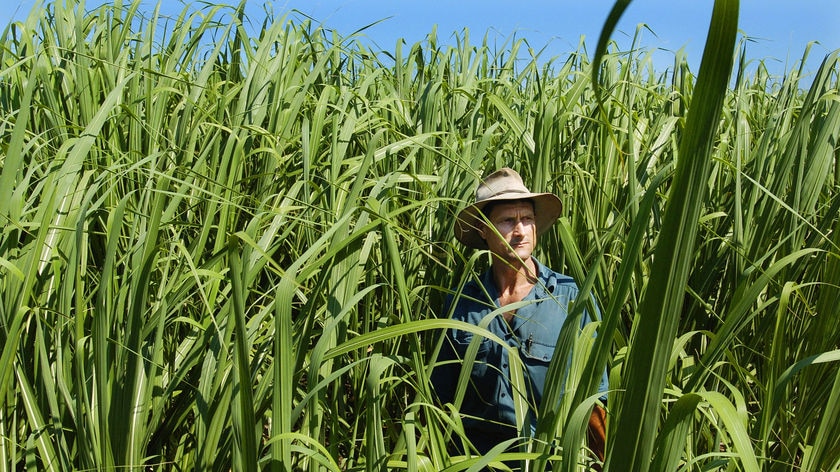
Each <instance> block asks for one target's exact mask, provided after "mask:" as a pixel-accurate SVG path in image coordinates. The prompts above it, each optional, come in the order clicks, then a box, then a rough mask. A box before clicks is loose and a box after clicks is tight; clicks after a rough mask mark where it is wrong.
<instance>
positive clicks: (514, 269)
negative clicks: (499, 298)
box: [491, 257, 537, 294]
mask: <svg viewBox="0 0 840 472" xmlns="http://www.w3.org/2000/svg"><path fill="white" fill-rule="evenodd" d="M491 268H492V271H493V281H494V282H495V284H496V288H497V289H498V290H499V293H500V294H509V293H513V292H516V291H517V289H521V288H523V287H527V288H529V289H530V287H532V286H533V285H534V283H536V280H537V264H536V262H534V259H533V258H532V257H529V258H528V259H527V260H525V261H514V262H513V263H511V262H510V261H504V260H494V261H493V265H492V267H491Z"/></svg>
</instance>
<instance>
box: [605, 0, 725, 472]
mask: <svg viewBox="0 0 840 472" xmlns="http://www.w3.org/2000/svg"><path fill="white" fill-rule="evenodd" d="M737 25H738V1H737V0H734V1H726V0H723V1H716V2H715V5H714V11H713V14H712V20H711V24H710V26H709V33H708V38H707V41H706V45H705V49H704V53H703V59H702V62H701V66H700V73H699V75H698V79H697V89H696V91H695V95H694V96H693V97H692V107H691V111H690V112H689V116H688V119H687V122H686V129H685V134H684V136H683V137H682V142H681V143H680V148H679V160H678V162H677V167H676V172H675V175H674V182H673V186H672V188H671V192H670V193H669V199H668V203H667V206H666V210H665V216H664V218H663V222H662V232H661V234H662V235H663V237H660V238H659V240H658V244H657V247H656V253H655V255H654V262H653V267H652V272H651V276H650V281H649V283H648V291H647V292H646V294H645V296H644V298H643V299H642V302H641V306H640V317H639V321H638V326H636V327H635V332H634V335H633V340H634V342H633V344H632V345H631V347H630V351H629V353H628V357H627V363H626V371H625V372H626V374H625V377H624V382H623V387H624V388H625V390H626V393H624V394H623V396H622V397H621V400H620V403H621V405H620V411H619V414H618V417H617V418H616V419H615V421H614V422H613V423H612V425H611V431H620V432H621V438H620V440H619V438H618V437H617V435H612V436H611V437H610V440H609V445H608V447H607V457H606V467H607V468H611V467H616V468H621V469H623V470H632V471H646V470H648V468H649V466H650V460H651V458H652V457H653V446H654V439H655V437H656V432H657V431H658V422H659V411H660V408H661V401H662V391H663V386H664V383H665V368H666V367H667V362H668V359H669V357H670V352H671V344H672V342H673V339H674V338H675V337H676V333H677V328H678V326H679V319H680V315H679V314H680V311H681V308H682V305H683V302H684V294H685V288H686V283H687V281H688V276H689V272H690V270H691V266H692V263H693V260H692V258H691V254H693V251H694V245H695V240H696V237H697V222H698V218H699V215H700V210H701V209H702V206H703V202H704V201H705V199H706V194H707V179H708V176H709V172H710V168H711V159H710V158H709V156H710V153H711V149H712V146H713V144H714V141H715V132H716V129H717V124H718V122H719V119H720V111H721V107H722V105H723V100H724V97H725V95H726V94H725V91H726V86H727V83H728V80H729V73H730V70H731V68H732V57H733V49H734V45H735V35H736V31H737Z"/></svg>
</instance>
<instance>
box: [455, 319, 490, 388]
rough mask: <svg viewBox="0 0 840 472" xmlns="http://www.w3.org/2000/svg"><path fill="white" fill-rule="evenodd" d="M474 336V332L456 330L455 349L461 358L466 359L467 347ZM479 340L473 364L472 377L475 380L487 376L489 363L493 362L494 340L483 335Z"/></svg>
mask: <svg viewBox="0 0 840 472" xmlns="http://www.w3.org/2000/svg"><path fill="white" fill-rule="evenodd" d="M473 338H474V336H473V334H472V333H469V332H466V331H460V330H456V331H455V335H454V336H453V341H454V346H455V350H456V351H457V352H458V356H459V357H460V358H461V360H464V358H465V356H466V355H467V349H468V348H469V346H470V343H472V340H473ZM478 342H479V346H478V351H477V353H476V355H475V362H474V363H473V366H472V378H473V380H474V381H480V379H481V378H484V377H486V376H487V370H488V364H489V363H490V362H491V359H490V357H491V355H490V352H491V344H492V341H490V340H489V339H487V338H485V337H482V339H481V340H480V341H478Z"/></svg>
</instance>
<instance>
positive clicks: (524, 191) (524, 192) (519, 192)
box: [478, 189, 532, 201]
mask: <svg viewBox="0 0 840 472" xmlns="http://www.w3.org/2000/svg"><path fill="white" fill-rule="evenodd" d="M505 195H532V193H531V192H529V191H528V189H506V190H502V191H501V192H497V193H493V194H491V195H488V196H486V197H484V198H482V199H480V200H478V201H483V200H490V199H491V198H497V197H501V196H505Z"/></svg>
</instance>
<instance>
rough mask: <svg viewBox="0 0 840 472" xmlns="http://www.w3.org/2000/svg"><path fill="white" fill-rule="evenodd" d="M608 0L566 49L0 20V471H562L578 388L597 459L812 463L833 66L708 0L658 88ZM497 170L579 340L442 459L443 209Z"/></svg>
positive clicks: (46, 9)
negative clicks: (558, 209) (530, 429)
mask: <svg viewBox="0 0 840 472" xmlns="http://www.w3.org/2000/svg"><path fill="white" fill-rule="evenodd" d="M627 3H629V2H627V1H622V2H618V3H617V4H616V7H615V8H614V11H613V13H612V14H611V15H610V17H608V18H606V19H605V26H604V33H603V34H602V37H601V41H600V43H599V46H598V48H597V50H596V51H595V54H594V56H592V57H590V56H589V55H588V54H587V51H586V48H585V47H584V45H583V43H581V46H580V47H579V48H578V49H577V50H574V51H569V52H568V54H564V55H561V56H556V57H545V56H544V54H545V53H544V52H543V53H538V52H536V51H535V50H534V49H532V48H531V45H530V44H529V43H527V42H526V41H525V39H524V38H521V39H516V38H511V39H510V40H509V41H508V42H506V43H505V44H504V46H503V47H501V48H499V47H498V46H492V45H491V44H492V43H491V41H490V40H489V38H488V37H484V38H481V39H480V40H478V41H477V42H476V41H475V40H474V38H471V36H470V32H469V31H467V30H464V31H461V32H458V33H457V34H456V36H455V42H454V44H443V43H441V42H440V41H439V39H438V36H437V32H436V31H431V32H430V33H429V34H428V36H427V37H426V39H425V40H423V41H422V42H418V43H416V44H406V43H405V42H404V41H400V42H398V43H397V44H395V45H394V46H393V49H388V50H379V49H375V48H372V47H371V46H370V44H369V42H368V41H366V39H365V36H364V31H361V32H359V33H357V34H354V35H350V36H346V37H343V36H340V35H338V34H337V33H335V32H333V31H331V30H330V29H329V28H328V27H327V26H324V25H316V24H313V23H311V22H310V21H309V20H305V19H304V20H301V19H300V18H299V17H298V16H296V15H294V14H293V13H287V14H283V15H279V16H278V15H274V14H272V13H270V12H267V13H266V14H265V15H264V16H263V17H259V18H256V17H254V16H253V15H251V16H248V15H246V14H245V8H244V7H245V5H244V3H242V4H239V5H233V6H225V5H218V4H204V3H201V4H192V5H187V6H186V7H185V8H184V9H183V11H182V12H181V13H180V15H178V16H177V17H175V18H165V17H163V16H161V15H160V14H159V12H158V10H155V11H152V12H145V11H143V9H142V8H141V3H140V2H139V1H135V2H132V3H124V2H121V1H116V2H113V3H111V4H106V5H104V6H98V7H96V8H88V7H87V6H86V5H85V3H84V2H83V1H77V0H68V1H58V2H48V3H37V4H36V5H35V7H34V8H33V9H32V11H31V13H30V14H29V15H28V16H27V17H25V18H24V19H22V20H20V21H15V22H12V23H10V24H8V25H3V27H4V29H3V36H2V47H0V109H1V110H2V113H0V166H1V167H2V171H0V220H1V221H2V232H1V233H0V299H2V303H0V470H3V471H7V470H8V471H11V470H15V471H17V470H62V471H63V470H220V471H221V470H273V471H292V470H333V471H341V470H366V471H367V470H386V469H406V470H409V471H412V472H413V471H438V470H450V471H457V470H469V469H471V468H472V470H477V469H478V468H480V467H483V466H484V465H489V466H490V467H495V468H500V469H504V468H505V467H509V466H510V465H511V464H512V463H519V464H520V465H521V466H523V467H525V468H527V469H528V470H546V469H547V468H549V467H550V468H551V470H568V471H572V470H586V469H587V468H589V467H591V466H592V463H593V460H592V456H591V454H590V453H589V452H588V451H587V449H586V447H585V441H584V440H583V437H584V435H583V433H584V425H585V423H586V418H587V414H588V409H589V408H591V406H592V404H593V403H594V402H595V401H596V400H597V395H595V394H594V393H595V391H594V389H595V388H596V384H595V379H596V377H597V375H598V372H600V371H601V370H602V369H603V368H604V367H605V366H606V367H607V368H608V369H609V375H610V393H609V396H608V399H607V402H606V406H607V410H608V430H607V431H608V446H609V447H608V454H607V457H606V461H605V464H603V469H604V470H611V471H624V470H634V471H636V470H638V471H648V470H650V471H664V470H679V471H707V470H746V471H758V470H762V471H800V470H801V471H809V472H817V471H830V470H838V469H840V369H838V360H840V344H838V343H840V308H838V307H840V218H838V213H839V212H840V194H838V183H840V162H838V138H840V99H838V97H840V93H839V92H840V88H839V87H840V86H838V73H840V63H838V51H833V52H831V51H829V52H828V53H827V54H825V56H824V58H822V59H823V60H822V63H821V65H820V67H819V69H818V70H816V71H814V72H813V73H809V72H808V71H806V70H805V69H804V64H805V59H806V58H807V57H808V56H809V55H810V54H816V53H815V51H816V49H815V48H809V49H808V50H806V51H803V55H802V61H801V63H800V64H802V65H799V66H797V67H794V68H792V69H791V70H789V71H786V72H785V73H784V75H782V76H774V75H772V74H770V72H769V71H768V69H767V68H766V67H765V66H764V64H762V63H761V62H759V63H757V64H755V63H754V62H753V61H750V59H749V43H748V41H746V40H742V41H741V42H740V43H739V42H738V38H737V36H736V27H737V20H738V3H737V1H734V0H717V1H716V2H715V5H714V10H713V15H712V21H711V23H710V30H709V39H708V43H707V45H706V49H705V53H704V56H703V59H702V64H701V66H700V69H699V71H698V72H697V73H696V74H695V73H694V71H691V70H690V68H689V67H688V65H687V61H686V58H685V57H684V55H683V54H682V53H681V52H678V53H675V54H674V63H673V66H672V67H668V68H666V69H665V70H655V64H654V62H653V59H652V54H651V52H650V51H648V50H646V49H645V48H643V47H633V48H632V49H631V50H630V51H623V50H621V49H619V48H618V47H617V45H616V43H614V42H611V41H610V36H611V34H612V31H613V30H614V29H615V27H616V23H617V21H618V19H619V18H620V16H621V12H622V11H623V8H625V7H626V4H627ZM640 31H643V30H640ZM636 39H637V41H638V42H639V43H643V38H642V33H641V32H640V33H639V34H638V35H637V38H636ZM505 165H506V166H511V167H514V168H515V169H516V170H518V171H519V172H520V173H521V174H522V175H523V177H525V179H526V180H527V181H528V182H531V183H532V187H533V189H534V190H535V191H552V192H555V193H557V194H559V195H561V196H562V198H563V203H564V207H563V208H564V209H563V216H562V218H561V221H560V223H559V224H558V225H557V226H556V227H554V228H553V229H552V230H551V231H549V232H548V233H547V234H546V235H545V236H544V237H543V238H542V241H541V242H540V245H539V254H538V256H539V257H540V258H541V259H542V260H543V261H545V262H546V263H548V265H550V266H552V267H555V268H558V269H562V270H564V271H566V272H567V273H570V274H572V275H573V276H575V277H576V279H577V280H578V282H579V283H580V284H582V285H584V286H585V287H587V288H591V289H592V290H593V292H594V293H595V294H596V300H597V303H598V304H599V306H600V308H601V310H600V311H601V313H602V314H603V318H602V320H600V321H599V322H596V323H593V324H592V325H591V326H589V327H588V328H587V330H588V331H587V332H588V333H591V334H597V336H596V337H595V338H594V342H593V341H592V339H593V338H592V337H587V336H584V337H581V339H579V340H577V341H576V342H574V343H572V344H566V345H564V351H563V352H560V353H556V354H555V361H557V359H560V361H558V362H555V363H554V365H553V375H555V376H568V378H569V382H568V383H567V385H568V386H570V387H571V388H570V389H569V390H568V391H566V392H559V391H556V390H555V391H554V392H553V393H552V395H553V396H552V397H550V398H552V399H553V400H555V401H549V402H545V404H544V405H542V408H541V413H542V417H541V418H542V420H541V422H540V424H539V428H538V430H537V434H536V436H535V437H533V438H524V439H523V440H522V441H521V443H522V446H521V448H520V449H518V450H516V449H515V450H508V451H502V450H499V451H498V453H496V452H493V453H491V454H488V455H487V456H484V457H482V456H477V455H475V454H466V455H457V454H454V453H453V452H452V448H450V447H449V446H450V445H451V444H453V443H455V442H458V443H463V444H468V441H469V438H465V437H463V436H464V435H463V428H461V427H460V420H461V418H460V416H459V415H458V413H457V411H455V410H453V409H452V408H451V406H450V405H441V404H439V403H438V402H437V401H436V398H435V395H434V392H433V391H432V390H431V387H430V385H429V374H430V371H431V369H432V368H433V367H434V365H435V362H436V356H437V351H438V347H439V346H438V340H439V335H440V334H441V332H442V331H443V330H444V329H447V328H451V327H454V326H457V325H456V324H455V322H453V321H450V320H448V319H447V318H446V316H445V313H442V312H441V305H442V300H443V299H444V297H445V296H446V295H447V294H448V293H450V290H455V291H457V287H458V286H459V285H460V284H462V283H463V282H464V281H465V280H466V279H467V278H469V277H471V276H472V275H474V274H475V273H476V272H477V271H478V270H480V268H481V267H482V266H483V265H485V264H486V263H487V258H486V254H484V253H482V252H480V251H466V250H464V249H463V248H462V247H461V246H459V245H457V244H454V239H453V235H452V225H453V219H454V216H453V215H454V214H455V213H456V212H457V211H458V210H459V209H460V208H461V206H462V205H463V204H465V202H466V201H467V200H468V199H469V197H470V196H471V193H472V191H473V190H474V188H475V185H476V182H477V181H478V179H479V178H480V176H481V175H482V174H484V173H486V172H487V171H490V170H492V169H495V168H498V167H501V166H505ZM462 328H464V329H474V330H476V332H478V333H479V334H480V328H475V327H474V328H469V327H463V326H462ZM568 356H571V359H572V362H571V363H567V362H566V361H565V360H566V359H568V358H569V357H568ZM556 378H560V377H556ZM502 461H505V462H504V463H503V462H502Z"/></svg>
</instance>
